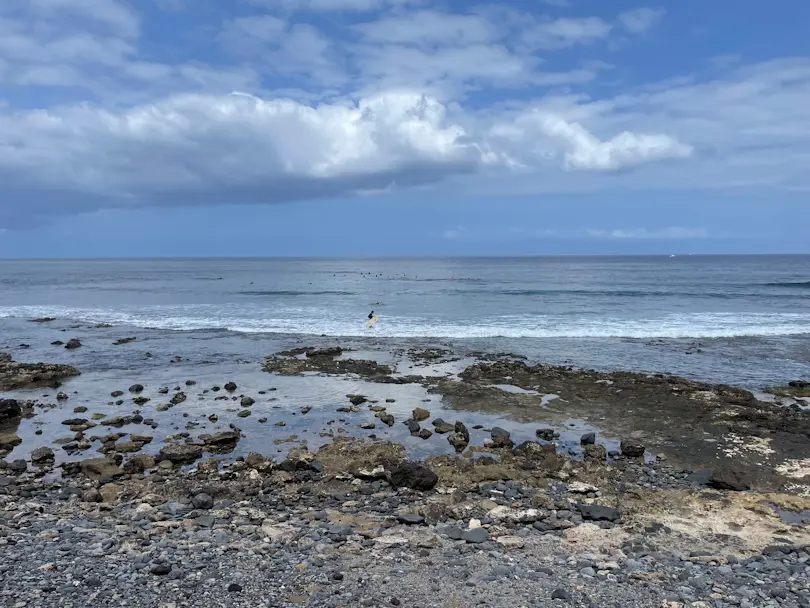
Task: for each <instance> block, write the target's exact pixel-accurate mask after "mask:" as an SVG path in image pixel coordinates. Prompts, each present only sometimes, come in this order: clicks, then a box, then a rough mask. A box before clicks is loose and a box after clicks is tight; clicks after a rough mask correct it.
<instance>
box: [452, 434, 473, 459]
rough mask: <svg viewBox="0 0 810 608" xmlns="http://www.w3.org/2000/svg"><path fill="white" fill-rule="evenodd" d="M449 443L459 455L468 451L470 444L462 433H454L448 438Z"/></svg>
mask: <svg viewBox="0 0 810 608" xmlns="http://www.w3.org/2000/svg"><path fill="white" fill-rule="evenodd" d="M447 441H448V443H450V445H452V446H453V449H455V450H456V453H458V454H460V453H461V452H463V451H464V450H465V449H467V446H468V445H469V443H470V442H469V441H468V440H467V439H465V438H464V435H462V434H461V433H453V434H452V435H450V436H449V437H448V438H447Z"/></svg>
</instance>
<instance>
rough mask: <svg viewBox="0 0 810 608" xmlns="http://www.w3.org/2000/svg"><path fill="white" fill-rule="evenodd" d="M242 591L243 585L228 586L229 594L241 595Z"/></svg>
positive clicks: (233, 584)
mask: <svg viewBox="0 0 810 608" xmlns="http://www.w3.org/2000/svg"><path fill="white" fill-rule="evenodd" d="M240 591H242V585H240V584H239V583H231V584H230V585H228V593H239V592H240Z"/></svg>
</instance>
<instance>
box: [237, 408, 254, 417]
mask: <svg viewBox="0 0 810 608" xmlns="http://www.w3.org/2000/svg"><path fill="white" fill-rule="evenodd" d="M250 413H251V412H250V410H242V411H241V412H239V413H238V414H237V416H239V417H240V418H247V417H248V416H250Z"/></svg>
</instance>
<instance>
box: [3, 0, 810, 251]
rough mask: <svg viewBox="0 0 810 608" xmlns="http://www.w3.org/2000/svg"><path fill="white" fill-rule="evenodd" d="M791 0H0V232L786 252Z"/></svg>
mask: <svg viewBox="0 0 810 608" xmlns="http://www.w3.org/2000/svg"><path fill="white" fill-rule="evenodd" d="M808 40H810V3H808V2H805V1H804V0H783V1H779V2H775V3H770V4H767V5H763V4H762V3H761V2H754V1H753V0H741V1H737V2H734V3H731V2H720V1H714V2H705V0H704V1H701V2H699V1H697V0H678V1H677V2H675V1H672V2H660V3H645V1H644V0H640V1H639V2H631V1H629V0H612V1H610V2H607V1H604V0H512V1H506V2H498V3H480V4H479V3H475V2H427V1H423V0H228V1H225V0H193V1H192V0H138V1H137V2H135V0H128V1H127V0H3V2H2V3H0V256H2V257H84V256H88V257H93V256H170V255H431V254H441V255H452V254H464V255H470V254H480V255H485V254H487V255H488V254H510V255H511V254H545V253H670V252H672V253H713V252H714V253H718V252H728V253H744V252H751V253H758V252H774V253H789V252H797V253H810V239H807V237H806V229H805V228H804V226H806V225H808V222H810V204H809V203H810V43H809V42H808Z"/></svg>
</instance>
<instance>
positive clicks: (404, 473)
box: [388, 462, 439, 492]
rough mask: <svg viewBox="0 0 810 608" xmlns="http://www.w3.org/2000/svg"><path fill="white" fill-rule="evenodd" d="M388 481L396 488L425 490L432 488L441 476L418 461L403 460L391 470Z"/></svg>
mask: <svg viewBox="0 0 810 608" xmlns="http://www.w3.org/2000/svg"><path fill="white" fill-rule="evenodd" d="M388 482H389V483H390V484H391V485H392V486H393V487H395V488H402V487H404V488H410V489H412V490H421V491H423V492H424V491H427V490H432V489H433V488H434V487H435V486H436V484H437V483H438V482H439V477H438V475H436V473H434V472H433V471H431V470H430V469H428V468H427V467H426V466H424V465H421V464H419V463H417V462H403V463H400V464H399V465H397V466H395V467H393V468H392V469H391V470H390V472H389V474H388Z"/></svg>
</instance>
